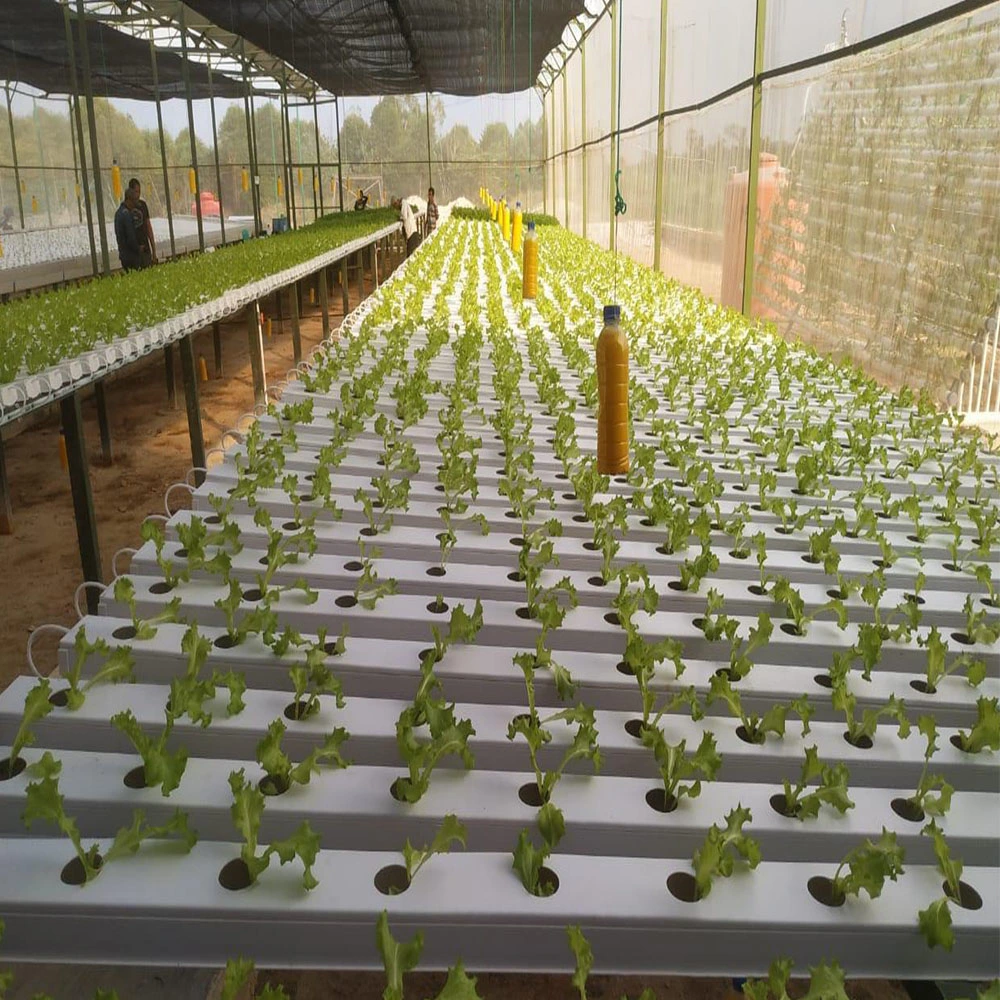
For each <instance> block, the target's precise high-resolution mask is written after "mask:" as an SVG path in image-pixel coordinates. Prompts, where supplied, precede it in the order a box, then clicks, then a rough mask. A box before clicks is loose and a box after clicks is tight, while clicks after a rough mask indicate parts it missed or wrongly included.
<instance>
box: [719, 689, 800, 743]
mask: <svg viewBox="0 0 1000 1000" xmlns="http://www.w3.org/2000/svg"><path fill="white" fill-rule="evenodd" d="M715 701H722V702H725V704H726V706H727V707H728V709H729V713H730V715H732V717H733V718H734V719H739V721H740V726H741V727H742V729H743V732H744V734H745V735H746V740H747V742H749V743H757V744H760V743H763V742H764V740H765V738H766V736H767V734H768V733H774V735H775V736H778V737H783V736H784V735H785V721H786V718H787V716H788V713H789V712H794V713H795V714H796V715H798V717H799V718H800V719H801V721H802V735H803V736H807V735H808V734H809V721H810V719H811V718H812V715H813V711H814V709H813V707H812V705H810V704H809V699H808V698H807V697H806V696H805V695H802V696H801V697H800V698H796V699H794V700H793V701H791V702H789V703H788V704H787V705H781V704H775V705H772V706H771V707H770V708H769V709H768V710H767V711H766V712H765V713H764V715H763V716H760V715H756V714H748V713H747V712H746V711H745V710H744V708H743V699H742V698H741V697H740V694H739V692H738V691H736V690H734V689H733V686H732V684H731V683H730V681H729V678H728V677H727V676H726V675H725V674H713V675H712V679H711V681H709V690H708V704H709V705H711V704H712V703H713V702H715Z"/></svg>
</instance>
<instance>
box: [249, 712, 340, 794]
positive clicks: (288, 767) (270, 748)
mask: <svg viewBox="0 0 1000 1000" xmlns="http://www.w3.org/2000/svg"><path fill="white" fill-rule="evenodd" d="M285 729H286V727H285V724H284V722H282V721H281V719H275V720H274V721H273V722H272V723H271V724H270V725H269V726H268V727H267V735H266V736H265V737H264V738H263V739H262V740H261V741H260V742H259V743H258V744H257V761H258V763H259V764H260V766H261V767H262V768H264V771H265V772H266V773H267V775H268V776H269V777H271V778H274V779H276V780H277V781H278V783H279V784H280V785H281V786H287V785H289V784H296V785H308V784H309V779H310V778H311V777H312V776H313V775H314V774H319V771H320V765H321V764H326V765H328V766H333V767H337V768H344V767H347V766H348V762H347V761H346V760H345V759H344V757H343V756H342V755H341V753H340V748H341V747H342V746H343V745H344V743H346V742H347V740H348V732H347V730H346V729H344V728H343V727H342V726H338V727H337V728H336V729H334V731H333V732H332V733H329V734H328V735H327V736H325V737H324V738H323V742H322V743H320V744H318V745H317V746H315V747H313V748H312V750H311V751H310V752H309V754H308V755H307V756H306V757H304V758H303V759H302V760H301V761H300V762H299V763H298V764H292V762H291V760H290V759H289V757H288V755H287V754H286V753H285V751H284V750H282V748H281V739H282V737H283V736H284V735H285Z"/></svg>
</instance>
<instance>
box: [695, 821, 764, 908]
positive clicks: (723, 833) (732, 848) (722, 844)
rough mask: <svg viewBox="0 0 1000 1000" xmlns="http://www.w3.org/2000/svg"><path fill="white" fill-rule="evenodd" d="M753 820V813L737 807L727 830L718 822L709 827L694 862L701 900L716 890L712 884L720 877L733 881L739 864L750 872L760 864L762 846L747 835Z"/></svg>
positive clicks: (698, 895)
mask: <svg viewBox="0 0 1000 1000" xmlns="http://www.w3.org/2000/svg"><path fill="white" fill-rule="evenodd" d="M752 820H753V816H752V814H751V812H750V810H749V809H744V808H743V806H741V805H737V807H736V808H735V809H733V810H732V811H731V812H730V813H728V814H727V816H726V825H725V827H719V826H717V825H716V824H715V823H713V824H712V825H711V826H710V827H709V829H708V833H707V834H706V836H705V840H704V841H703V842H702V844H701V846H700V847H699V848H698V849H697V850H696V851H695V852H694V860H693V862H692V866H693V868H694V882H695V889H696V894H697V897H698V899H704V898H705V897H706V896H707V895H708V894H709V893H710V892H711V891H712V883H713V882H714V881H715V880H716V879H717V878H729V876H730V875H732V874H733V871H734V870H735V868H736V864H737V862H742V863H744V864H745V865H746V867H747V868H750V869H754V868H756V867H757V865H759V864H760V859H761V853H760V844H758V843H757V841H756V840H754V838H753V837H751V836H750V835H749V834H747V833H744V832H743V827H744V825H745V824H747V823H750V822H752Z"/></svg>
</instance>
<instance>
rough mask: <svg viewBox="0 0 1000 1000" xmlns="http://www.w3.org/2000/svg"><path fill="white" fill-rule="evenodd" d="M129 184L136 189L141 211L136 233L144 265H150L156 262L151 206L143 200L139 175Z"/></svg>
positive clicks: (137, 205) (137, 218)
mask: <svg viewBox="0 0 1000 1000" xmlns="http://www.w3.org/2000/svg"><path fill="white" fill-rule="evenodd" d="M128 186H129V188H131V189H132V190H133V191H135V200H136V207H137V210H138V212H139V215H138V216H137V217H136V235H137V236H138V238H139V252H140V254H141V255H142V266H143V267H149V265H150V264H155V263H156V240H154V239H153V223H152V222H150V220H149V206H148V205H147V204H146V203H145V202H144V201H143V200H142V187H141V185H140V184H139V179H138V178H137V177H133V178H132V179H131V180H130V181H129V182H128Z"/></svg>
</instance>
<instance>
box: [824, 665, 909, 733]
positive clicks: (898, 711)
mask: <svg viewBox="0 0 1000 1000" xmlns="http://www.w3.org/2000/svg"><path fill="white" fill-rule="evenodd" d="M849 670H850V663H849V661H847V660H844V659H841V660H836V661H835V662H834V665H833V667H832V668H831V670H830V677H831V679H832V682H833V688H832V691H831V695H830V700H831V703H832V705H833V707H834V709H835V710H836V711H838V712H843V713H844V719H845V721H846V723H847V741H848V743H850V744H851V745H852V746H864V745H866V744H867V743H868V742H869V741H870V740H872V739H873V738H874V736H875V731H876V730H877V729H878V724H879V720H880V719H881V718H882V717H883V716H886V717H888V718H891V719H895V721H896V724H897V727H898V728H897V730H896V735H897V736H898V737H899V738H900V739H901V740H905V739H906V738H907V737H908V736H909V735H910V720H909V719H908V718H907V716H906V705H905V703H904V702H903V701H902V700H901V699H899V698H897V697H896V696H895V695H890V696H889V700H888V701H887V702H886V703H885V705H883V706H882V707H881V708H866V709H864V711H863V712H862V713H861V719H860V720H859V719H857V718H856V716H855V712H856V709H857V703H858V699H857V695H855V694H854V692H853V691H851V690H850V688H849V687H848V685H847V674H848V673H849Z"/></svg>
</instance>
